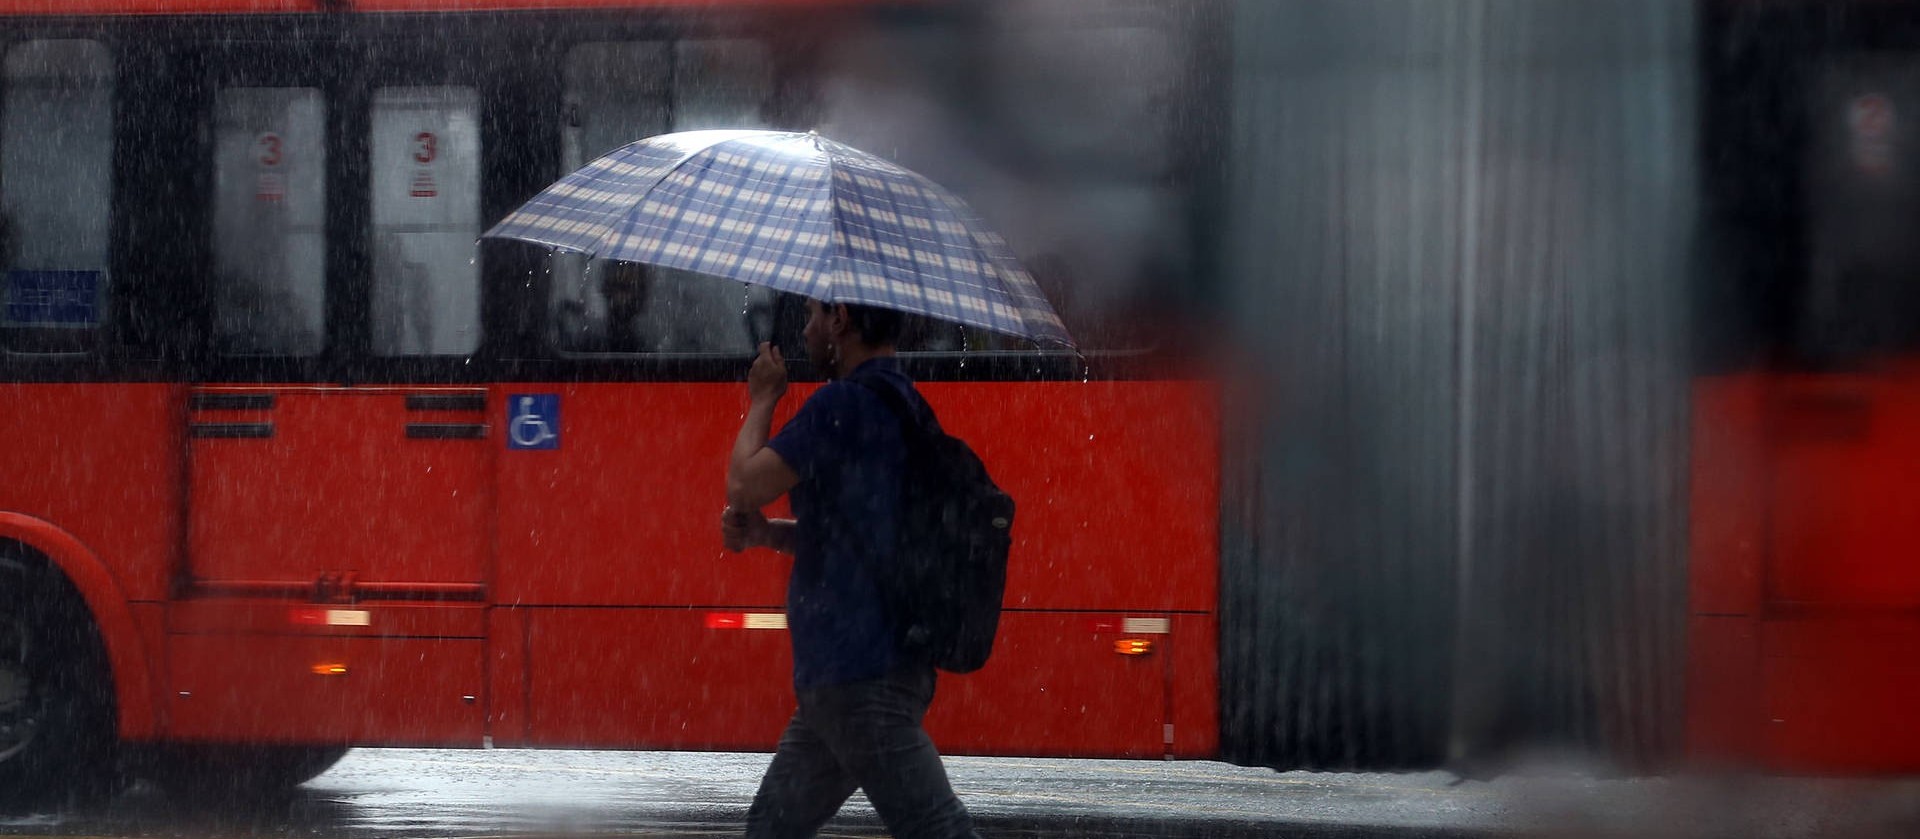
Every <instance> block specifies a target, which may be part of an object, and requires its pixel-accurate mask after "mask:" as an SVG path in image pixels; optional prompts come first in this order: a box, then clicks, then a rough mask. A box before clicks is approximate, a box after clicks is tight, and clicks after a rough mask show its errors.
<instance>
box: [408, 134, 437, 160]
mask: <svg viewBox="0 0 1920 839" xmlns="http://www.w3.org/2000/svg"><path fill="white" fill-rule="evenodd" d="M439 145H440V138H438V137H435V136H434V135H433V132H431V131H422V132H420V133H418V134H415V135H413V162H415V163H432V162H433V158H434V157H435V156H436V155H437V153H438V152H439Z"/></svg>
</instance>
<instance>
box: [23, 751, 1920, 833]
mask: <svg viewBox="0 0 1920 839" xmlns="http://www.w3.org/2000/svg"><path fill="white" fill-rule="evenodd" d="M767 759H768V756H767V755H760V754H696V753H661V752H585V751H519V750H494V751H425V750H405V749H388V750H359V751H355V752H353V753H351V754H349V755H348V756H347V758H346V759H345V760H343V761H341V762H340V764H339V765H337V766H335V767H334V768H333V769H332V770H331V771H329V772H327V773H326V774H325V775H322V776H320V777H319V778H316V779H314V780H313V781H311V782H309V783H308V784H307V785H306V786H304V787H302V788H301V789H300V790H298V791H297V792H296V793H295V794H293V795H292V796H291V797H289V798H287V799H284V800H280V801H276V802H272V803H267V804H252V805H248V804H242V803H239V802H215V803H211V804H209V803H189V802H185V801H180V800H175V799H173V798H170V797H168V796H166V795H165V794H164V793H162V792H160V791H159V790H157V789H154V788H151V787H147V786H141V787H136V788H135V789H134V790H132V791H131V792H129V793H127V794H125V795H123V796H121V797H119V798H118V799H116V800H114V801H112V802H110V803H107V804H104V805H101V806H97V807H94V808H92V809H89V810H86V811H82V812H65V813H36V814H16V815H10V816H0V834H4V835H14V836H64V837H73V836H89V837H104V836H116V837H121V836H124V837H154V836H158V837H231V836H286V837H295V836H299V837H329V838H331V837H356V838H357V837H366V839H387V837H436V838H437V837H493V836H529V835H538V836H556V835H566V836H676V837H678V836H686V837H694V836H726V835H738V832H739V826H740V824H741V823H742V821H743V819H744V816H745V813H746V806H747V802H748V800H749V799H750V798H751V797H752V794H753V790H754V787H755V785H756V783H757V782H758V780H759V774H760V771H761V770H762V769H764V768H765V766H766V762H767ZM948 767H949V772H950V774H951V775H952V777H953V781H954V786H955V788H956V789H957V790H958V791H959V792H960V794H961V797H962V798H963V799H964V800H965V801H966V802H967V806H968V807H969V809H971V810H972V811H973V813H974V815H975V818H976V820H977V821H978V822H979V825H980V832H981V833H982V834H983V835H985V836H987V837H995V836H1022V837H1043V836H1072V837H1083V836H1084V837H1093V836H1114V837H1123V836H1124V837H1208V838H1209V839H1222V838H1223V837H1242V836H1263V837H1264V836H1303V837H1304V836H1315V837H1466V836H1514V835H1524V836H1566V837H1602V836H1605V837H1613V836H1621V837H1625V836H1674V837H1695V836H1698V837H1721V836H1725V837H1742V838H1743V839H1745V837H1758V838H1759V839H1770V838H1771V837H1780V839H1800V837H1815V836H1819V837H1827V836H1841V837H1860V838H1861V839H1880V837H1895V836H1898V837H1912V836H1920V780H1916V779H1903V780H1882V781H1872V782H1861V781H1803V780H1785V779H1765V780H1739V781H1735V780H1728V779H1718V780H1712V779H1699V778H1690V779H1638V780H1598V779H1595V778H1592V777H1589V776H1583V775H1581V774H1579V773H1573V772H1567V771H1554V772H1546V773H1544V774H1535V775H1533V776H1530V777H1520V776H1509V777H1505V778H1502V779H1500V780H1497V781H1494V782H1491V783H1486V782H1467V783H1455V779H1454V778H1453V777H1452V776H1450V775H1448V774H1446V773H1439V772H1432V773H1419V774H1407V775H1363V774H1313V773H1303V772H1291V773H1276V772H1272V771H1270V770H1266V769H1255V768H1247V767H1237V766H1229V765H1226V764H1219V763H1208V762H1177V763H1165V762H1148V761H1071V760H1046V759H1004V758H949V759H948ZM822 835H823V836H827V837H850V836H858V837H871V836H883V835H885V833H884V831H883V830H881V828H880V826H879V823H878V820H877V819H876V818H875V817H874V815H873V811H872V809H871V808H870V807H869V806H868V805H867V803H866V801H865V799H863V798H861V797H860V796H858V795H856V796H855V797H854V799H853V800H852V801H850V802H848V804H847V806H846V807H845V808H844V809H843V810H842V811H841V814H840V816H839V817H838V818H836V819H835V820H834V821H833V822H831V823H829V825H828V826H827V828H826V830H825V831H824V832H823V833H822Z"/></svg>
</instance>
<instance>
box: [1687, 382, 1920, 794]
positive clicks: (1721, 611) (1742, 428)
mask: <svg viewBox="0 0 1920 839" xmlns="http://www.w3.org/2000/svg"><path fill="white" fill-rule="evenodd" d="M1915 393H1920V369H1916V368H1914V367H1912V366H1911V365H1895V366H1891V367H1888V368H1886V369H1884V370H1881V371H1879V372H1872V373H1848V374H1817V375H1816V374H1808V373H1763V372H1749V373H1742V374H1737V375H1733V376H1727V377H1720V378H1709V379H1703V380H1702V381H1701V382H1700V383H1699V384H1698V385H1697V386H1696V389H1695V400H1694V405H1695V417H1694V425H1695V434H1694V440H1695V446H1694V461H1693V474H1694V487H1693V497H1692V508H1693V511H1694V517H1693V520H1694V533H1693V566H1692V568H1691V575H1692V580H1693V583H1692V599H1691V603H1692V605H1691V609H1692V613H1693V614H1692V617H1691V619H1690V629H1691V631H1692V637H1691V638H1690V639H1689V644H1690V646H1691V650H1690V655H1689V686H1688V687H1689V697H1688V714H1687V719H1688V723H1689V725H1688V750H1689V753H1690V754H1691V756H1692V757H1693V758H1695V759H1696V760H1700V761H1703V762H1711V763H1741V764H1758V765H1761V766H1764V767H1766V768H1768V769H1770V770H1774V771H1810V772H1831V773H1860V772H1900V771H1914V770H1915V769H1920V725H1916V724H1915V723H1913V722H1912V720H1911V714H1910V713H1909V711H1910V709H1911V708H1913V707H1914V706H1915V705H1916V704H1920V665H1915V664H1914V662H1913V656H1912V650H1913V649H1915V648H1916V645H1920V572H1917V571H1916V570H1915V568H1916V566H1915V564H1914V563H1913V561H1912V553H1911V551H1909V550H1907V549H1906V548H1907V547H1908V546H1911V545H1912V544H1913V543H1914V540H1915V538H1916V536H1920V533H1916V531H1915V527H1916V522H1920V485H1915V484H1914V483H1913V482H1912V480H1911V476H1912V475H1913V474H1915V473H1916V472H1917V471H1920V445H1916V442H1915V441H1917V440H1920V399H1916V398H1915V397H1914V396H1913V394H1915Z"/></svg>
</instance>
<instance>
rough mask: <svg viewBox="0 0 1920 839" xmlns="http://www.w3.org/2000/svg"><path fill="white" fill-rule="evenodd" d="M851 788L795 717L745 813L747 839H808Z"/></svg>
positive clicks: (815, 736) (823, 748) (851, 782)
mask: <svg viewBox="0 0 1920 839" xmlns="http://www.w3.org/2000/svg"><path fill="white" fill-rule="evenodd" d="M857 786H858V784H857V783H856V782H855V781H854V779H853V776H852V775H849V774H847V772H846V770H844V769H842V768H840V762H839V761H838V760H836V759H835V758H834V756H833V751H832V750H831V749H829V748H827V744H826V742H825V741H823V740H821V739H820V735H819V733H818V732H816V731H814V729H813V728H812V727H810V726H808V725H807V723H806V720H805V719H803V718H802V714H801V712H799V711H795V712H794V714H793V720H792V721H790V722H788V723H787V730H786V732H785V733H784V734H781V735H780V748H779V750H777V751H775V752H774V754H773V763H772V764H771V765H769V766H768V767H767V774H766V777H764V778H761V779H760V791H759V792H757V793H755V794H754V796H753V806H751V807H748V808H747V839H812V837H813V835H814V834H815V833H818V832H819V830H820V826H821V825H823V824H826V823H827V819H830V818H833V814H834V813H837V812H840V805H842V804H845V803H846V801H847V797H848V796H851V795H853V791H854V789H855V788H856V787H857Z"/></svg>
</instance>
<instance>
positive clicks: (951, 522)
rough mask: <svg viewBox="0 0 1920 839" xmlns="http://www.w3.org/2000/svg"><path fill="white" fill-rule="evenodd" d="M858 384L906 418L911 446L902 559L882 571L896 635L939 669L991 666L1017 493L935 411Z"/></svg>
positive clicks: (903, 424)
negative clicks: (1004, 487) (998, 482)
mask: <svg viewBox="0 0 1920 839" xmlns="http://www.w3.org/2000/svg"><path fill="white" fill-rule="evenodd" d="M854 381H856V382H859V383H860V384H861V385H863V386H865V387H866V388H867V389H868V390H871V391H873V392H874V393H875V394H876V395H878V396H879V397H880V399H881V401H883V402H885V403H886V404H887V407H888V408H890V409H892V410H893V412H894V414H895V415H896V416H898V417H899V418H900V431H901V435H902V437H903V439H905V441H906V444H907V469H906V474H905V475H904V476H903V479H902V481H901V491H902V498H901V504H900V533H899V537H900V545H899V549H898V551H896V554H895V555H896V557H897V560H896V561H895V562H894V563H893V565H892V566H890V567H889V568H885V569H882V570H881V571H880V573H879V574H878V577H879V580H880V589H881V595H882V597H883V598H884V599H885V600H886V602H887V608H888V609H889V611H890V614H891V616H892V617H893V618H894V620H893V624H894V627H895V629H896V631H897V632H898V637H897V638H896V639H895V640H896V641H898V642H899V645H900V649H901V650H902V651H903V652H905V653H906V654H908V655H911V656H917V657H920V658H924V659H925V660H927V661H929V662H931V663H932V664H933V666H935V667H938V668H940V669H941V670H946V671H949V672H953V673H971V672H973V671H975V670H978V669H980V668H981V667H983V666H985V665H986V663H987V656H989V655H990V654H992V652H993V636H994V634H995V632H996V631H998V629H999V626H1000V603H1001V598H1002V597H1004V596H1005V594H1006V589H1007V553H1008V551H1009V550H1011V548H1012V547H1013V499H1012V498H1011V497H1009V496H1008V495H1007V494H1006V493H1005V492H1002V491H1001V490H1000V488H999V487H998V486H995V485H994V483H993V479H992V478H990V477H988V476H987V467H986V465H985V464H982V463H981V462H980V458H979V457H978V456H976V455H975V454H974V453H973V449H972V448H971V447H969V446H968V445H967V444H966V443H965V442H963V441H961V440H960V439H959V438H956V437H951V436H948V435H947V434H946V432H943V431H941V430H940V422H939V420H938V419H936V418H934V416H933V411H932V409H931V408H928V409H927V412H926V417H927V419H926V421H924V422H922V421H921V420H920V419H919V415H918V413H917V412H915V411H914V410H913V407H912V406H911V405H909V404H908V403H907V400H906V398H905V397H903V396H902V395H901V394H900V392H899V391H898V390H896V389H894V388H892V387H890V386H888V385H886V384H885V383H882V382H877V381H873V380H870V379H866V378H855V379H854Z"/></svg>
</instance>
